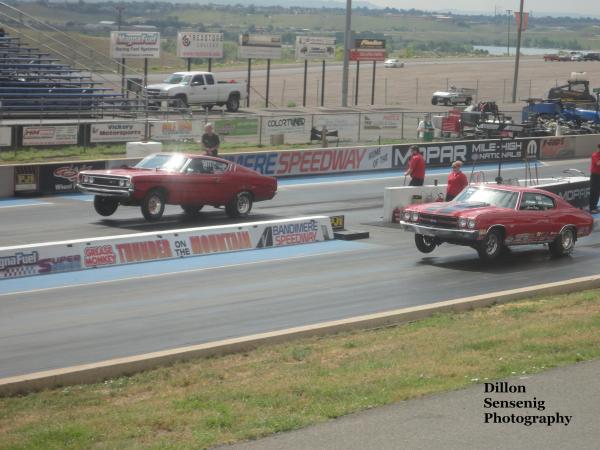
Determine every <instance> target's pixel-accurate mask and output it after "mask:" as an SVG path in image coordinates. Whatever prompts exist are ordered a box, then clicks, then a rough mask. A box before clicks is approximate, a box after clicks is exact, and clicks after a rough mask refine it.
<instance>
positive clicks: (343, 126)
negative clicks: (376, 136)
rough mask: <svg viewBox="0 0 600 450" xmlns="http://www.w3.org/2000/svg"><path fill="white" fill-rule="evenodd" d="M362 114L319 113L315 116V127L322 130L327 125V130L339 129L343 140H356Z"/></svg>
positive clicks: (339, 134)
mask: <svg viewBox="0 0 600 450" xmlns="http://www.w3.org/2000/svg"><path fill="white" fill-rule="evenodd" d="M359 118H360V114H318V115H315V116H313V127H315V128H316V129H317V130H319V131H321V130H322V129H323V127H324V126H325V127H327V131H334V130H337V132H338V136H339V138H340V139H341V140H344V139H348V140H355V139H356V138H357V137H358V133H357V131H358V129H359V127H360V123H359Z"/></svg>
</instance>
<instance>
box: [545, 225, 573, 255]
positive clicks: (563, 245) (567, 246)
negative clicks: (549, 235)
mask: <svg viewBox="0 0 600 450" xmlns="http://www.w3.org/2000/svg"><path fill="white" fill-rule="evenodd" d="M574 246H575V232H574V231H573V228H565V229H564V230H562V231H561V232H560V234H559V235H558V236H557V237H556V239H554V241H552V242H550V244H549V245H548V248H549V249H550V253H552V255H553V256H563V255H568V254H569V253H571V252H572V251H573V247H574Z"/></svg>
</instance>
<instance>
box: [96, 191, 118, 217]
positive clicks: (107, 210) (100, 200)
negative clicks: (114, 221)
mask: <svg viewBox="0 0 600 450" xmlns="http://www.w3.org/2000/svg"><path fill="white" fill-rule="evenodd" d="M118 207H119V201H118V200H117V199H115V198H112V197H104V196H102V195H95V196H94V209H95V210H96V212H97V213H98V214H100V215H101V216H104V217H108V216H112V215H113V214H114V213H115V211H116V210H117V208H118Z"/></svg>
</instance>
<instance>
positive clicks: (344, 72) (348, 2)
mask: <svg viewBox="0 0 600 450" xmlns="http://www.w3.org/2000/svg"><path fill="white" fill-rule="evenodd" d="M351 22H352V0H346V28H345V29H344V67H343V68H342V106H348V70H349V65H350V27H351Z"/></svg>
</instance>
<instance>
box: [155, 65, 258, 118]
mask: <svg viewBox="0 0 600 450" xmlns="http://www.w3.org/2000/svg"><path fill="white" fill-rule="evenodd" d="M146 95H147V96H148V102H149V104H150V105H151V106H159V105H160V102H161V101H163V100H167V101H169V100H170V101H171V102H170V103H171V104H172V105H173V106H192V105H200V106H203V107H204V108H206V109H210V108H212V107H213V106H214V105H218V106H223V105H225V106H226V107H227V111H231V112H236V111H237V110H238V109H239V107H240V101H241V100H244V99H246V97H247V95H248V94H247V90H246V82H245V81H244V82H236V81H234V80H232V81H217V80H216V79H215V76H214V75H213V74H212V73H211V72H175V73H172V74H171V75H169V77H168V78H167V79H166V80H165V81H163V82H162V83H158V84H150V85H148V86H146Z"/></svg>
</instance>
